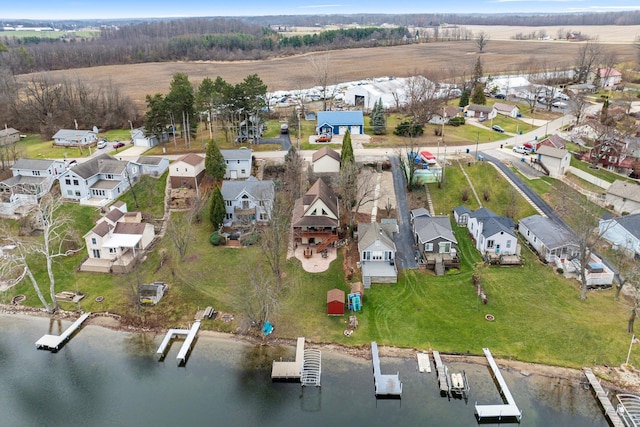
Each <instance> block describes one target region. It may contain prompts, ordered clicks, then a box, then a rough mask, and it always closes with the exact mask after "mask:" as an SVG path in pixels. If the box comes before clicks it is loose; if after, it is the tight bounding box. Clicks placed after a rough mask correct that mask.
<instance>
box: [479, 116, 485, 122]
mask: <svg viewBox="0 0 640 427" xmlns="http://www.w3.org/2000/svg"><path fill="white" fill-rule="evenodd" d="M478 121H479V122H481V123H482V122H486V121H487V118H486V117H485V116H480V117H478Z"/></svg>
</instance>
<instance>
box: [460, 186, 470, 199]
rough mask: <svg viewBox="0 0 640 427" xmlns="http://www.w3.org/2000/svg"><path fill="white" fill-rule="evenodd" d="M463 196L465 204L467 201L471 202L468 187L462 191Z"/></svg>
mask: <svg viewBox="0 0 640 427" xmlns="http://www.w3.org/2000/svg"><path fill="white" fill-rule="evenodd" d="M461 196H462V201H463V202H466V201H467V200H469V189H468V188H467V187H464V188H463V189H462V194H461Z"/></svg>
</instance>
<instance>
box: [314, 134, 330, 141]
mask: <svg viewBox="0 0 640 427" xmlns="http://www.w3.org/2000/svg"><path fill="white" fill-rule="evenodd" d="M316 142H331V135H329V134H327V133H323V134H320V135H318V136H316Z"/></svg>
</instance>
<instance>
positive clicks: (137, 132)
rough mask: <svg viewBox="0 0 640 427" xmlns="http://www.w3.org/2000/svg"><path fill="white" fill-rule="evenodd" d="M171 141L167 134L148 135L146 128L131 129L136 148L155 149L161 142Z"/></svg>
mask: <svg viewBox="0 0 640 427" xmlns="http://www.w3.org/2000/svg"><path fill="white" fill-rule="evenodd" d="M168 140H169V134H167V133H166V132H165V133H163V134H161V135H160V138H158V136H157V135H146V134H145V131H144V128H137V129H131V141H133V145H135V146H136V147H149V148H151V147H155V146H156V145H158V144H159V143H160V142H166V141H168Z"/></svg>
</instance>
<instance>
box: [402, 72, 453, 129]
mask: <svg viewBox="0 0 640 427" xmlns="http://www.w3.org/2000/svg"><path fill="white" fill-rule="evenodd" d="M405 99H406V101H405V108H406V110H407V112H408V113H409V114H410V115H411V117H412V119H413V122H414V123H417V124H426V123H427V122H429V120H431V118H432V117H433V116H434V115H435V114H442V107H443V106H444V105H445V103H446V101H447V96H446V93H442V92H441V91H440V90H439V88H438V86H437V85H436V84H435V83H433V82H432V81H430V80H428V79H427V78H426V77H423V76H420V75H415V76H412V77H409V78H407V79H406V83H405Z"/></svg>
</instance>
